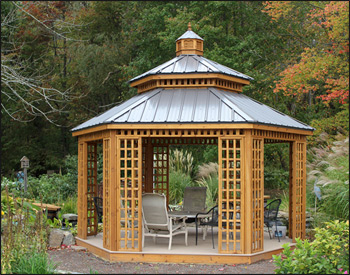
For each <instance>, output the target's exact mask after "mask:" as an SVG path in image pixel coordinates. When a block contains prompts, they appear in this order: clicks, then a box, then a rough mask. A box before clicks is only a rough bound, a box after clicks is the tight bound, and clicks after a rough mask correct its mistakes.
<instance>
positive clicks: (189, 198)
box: [171, 187, 207, 223]
mask: <svg viewBox="0 0 350 275" xmlns="http://www.w3.org/2000/svg"><path fill="white" fill-rule="evenodd" d="M206 197H207V187H186V188H185V191H184V199H183V204H182V208H181V210H179V211H172V212H171V213H172V214H179V215H180V214H183V215H187V216H193V217H191V218H187V220H186V223H193V222H194V216H195V215H196V214H197V213H198V212H205V211H206V205H205V201H206Z"/></svg>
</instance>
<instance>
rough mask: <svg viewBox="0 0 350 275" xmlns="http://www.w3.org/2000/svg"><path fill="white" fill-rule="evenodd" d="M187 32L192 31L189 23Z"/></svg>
mask: <svg viewBox="0 0 350 275" xmlns="http://www.w3.org/2000/svg"><path fill="white" fill-rule="evenodd" d="M188 30H189V31H192V27H191V22H188Z"/></svg>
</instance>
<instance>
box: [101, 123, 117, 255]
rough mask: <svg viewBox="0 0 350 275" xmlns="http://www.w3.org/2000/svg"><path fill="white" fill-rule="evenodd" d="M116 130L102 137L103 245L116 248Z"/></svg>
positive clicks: (113, 249) (110, 248) (112, 248)
mask: <svg viewBox="0 0 350 275" xmlns="http://www.w3.org/2000/svg"><path fill="white" fill-rule="evenodd" d="M116 151H117V148H116V131H115V130H111V131H109V134H108V135H107V137H105V138H104V139H103V247H104V248H107V249H109V250H112V251H116V250H117V213H116V212H117V202H116V196H117V181H116Z"/></svg>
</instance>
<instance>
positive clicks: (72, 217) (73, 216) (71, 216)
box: [62, 214, 78, 227]
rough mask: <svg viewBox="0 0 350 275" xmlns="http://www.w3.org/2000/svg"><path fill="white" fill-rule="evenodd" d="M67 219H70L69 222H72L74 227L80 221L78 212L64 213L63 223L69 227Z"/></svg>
mask: <svg viewBox="0 0 350 275" xmlns="http://www.w3.org/2000/svg"><path fill="white" fill-rule="evenodd" d="M66 220H67V221H68V223H71V224H72V226H73V227H74V226H75V225H76V224H77V222H78V215H76V214H63V215H62V225H63V226H66V227H68V225H66Z"/></svg>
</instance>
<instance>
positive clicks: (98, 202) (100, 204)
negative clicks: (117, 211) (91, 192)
mask: <svg viewBox="0 0 350 275" xmlns="http://www.w3.org/2000/svg"><path fill="white" fill-rule="evenodd" d="M94 204H95V209H96V213H97V218H98V223H101V222H102V215H103V199H102V198H100V197H94Z"/></svg>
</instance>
